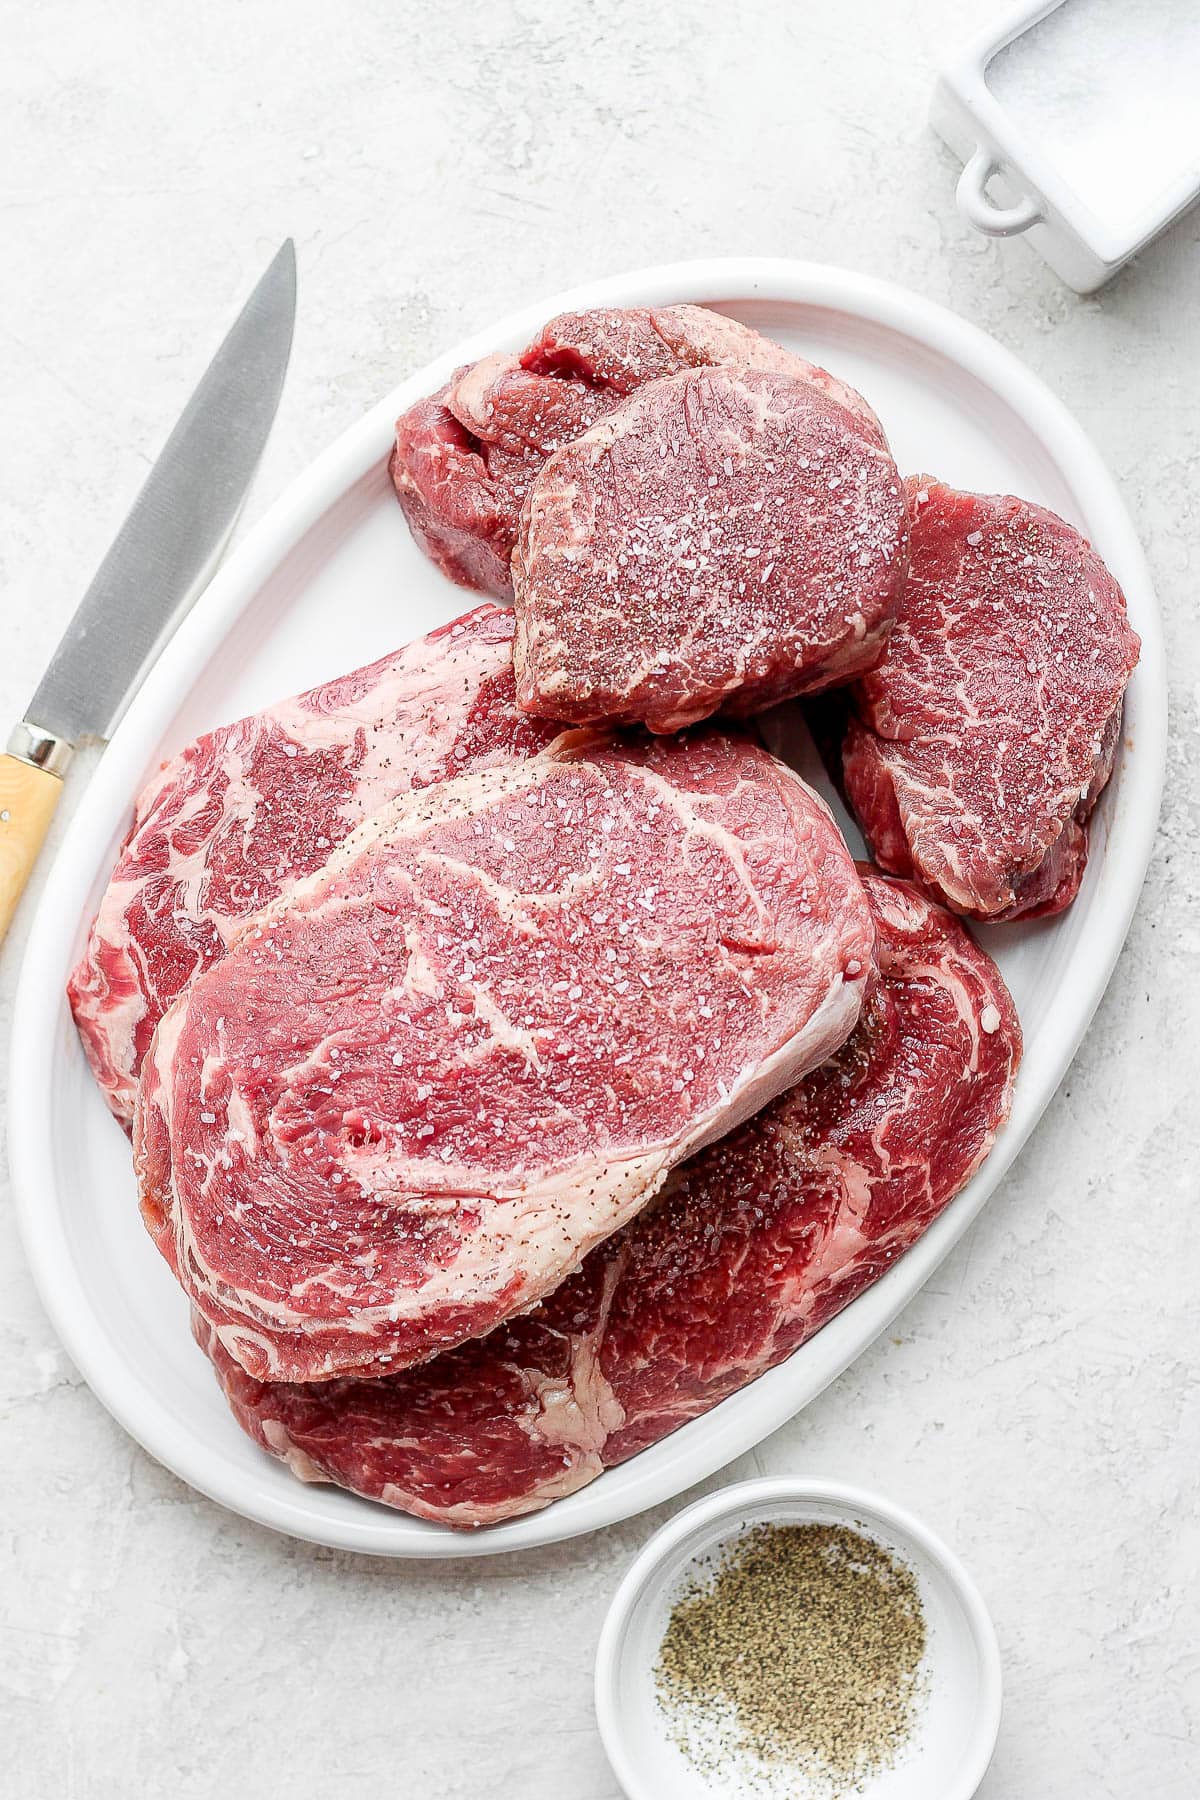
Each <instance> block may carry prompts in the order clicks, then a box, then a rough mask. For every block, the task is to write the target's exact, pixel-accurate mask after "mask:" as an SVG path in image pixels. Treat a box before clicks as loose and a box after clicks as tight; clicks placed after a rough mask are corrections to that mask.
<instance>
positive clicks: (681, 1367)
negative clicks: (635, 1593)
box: [195, 875, 1021, 1526]
mask: <svg viewBox="0 0 1200 1800" xmlns="http://www.w3.org/2000/svg"><path fill="white" fill-rule="evenodd" d="M866 888H867V894H868V897H869V899H870V901H871V905H872V908H873V910H874V913H875V917H876V921H877V925H878V950H879V960H880V969H881V976H882V979H881V980H880V982H879V983H878V985H877V986H876V987H875V989H874V991H873V993H872V995H871V997H870V999H869V1000H868V1001H867V1004H866V1006H865V1008H864V1011H863V1015H862V1018H861V1020H860V1022H859V1025H858V1028H857V1029H856V1031H855V1032H854V1034H853V1036H852V1037H851V1038H849V1039H848V1040H847V1042H846V1043H845V1044H844V1045H843V1047H842V1049H841V1050H840V1051H839V1052H838V1053H837V1055H836V1056H835V1057H834V1058H833V1060H832V1061H830V1062H828V1063H826V1064H825V1065H824V1066H823V1067H822V1068H820V1069H817V1070H816V1071H815V1072H814V1073H813V1074H811V1075H809V1076H807V1077H806V1078H805V1080H803V1081H802V1082H801V1083H800V1084H799V1086H798V1087H796V1088H794V1089H793V1090H792V1091H791V1093H789V1094H787V1095H785V1096H784V1097H783V1098H782V1099H780V1100H777V1101H776V1102H775V1103H774V1104H773V1105H772V1106H770V1107H768V1108H767V1109H766V1110H765V1111H764V1112H761V1113H759V1114H758V1115H757V1116H756V1117H755V1118H753V1119H751V1120H750V1121H749V1122H748V1123H747V1124H744V1125H742V1126H741V1127H740V1129H739V1130H737V1131H735V1132H734V1133H733V1134H732V1135H731V1136H729V1137H726V1138H724V1139H723V1140H722V1141H721V1142H720V1143H718V1144H715V1145H713V1146H712V1147H711V1148H710V1149H707V1150H705V1151H703V1152H702V1153H701V1154H700V1155H699V1156H697V1157H695V1158H694V1159H693V1160H692V1161H691V1162H690V1163H688V1164H687V1165H686V1166H685V1167H683V1168H682V1169H679V1170H677V1171H676V1173H675V1174H674V1175H673V1176H672V1177H671V1180H670V1181H669V1183H668V1184H667V1187H666V1188H665V1189H664V1191H663V1194H662V1197H661V1200H660V1201H659V1202H658V1203H657V1204H656V1205H655V1206H653V1207H652V1208H650V1209H649V1210H647V1211H646V1212H643V1213H641V1214H640V1215H639V1216H638V1218H636V1219H635V1220H634V1221H633V1223H632V1224H630V1225H628V1226H626V1228H625V1229H624V1231H623V1232H621V1233H620V1234H618V1235H617V1236H616V1237H613V1238H610V1239H609V1240H608V1242H607V1243H605V1244H604V1245H602V1246H601V1247H600V1248H598V1249H596V1250H594V1251H593V1252H592V1254H591V1255H590V1256H589V1257H588V1259H587V1261H586V1262H585V1263H584V1264H583V1267H582V1268H581V1269H580V1270H579V1272H578V1273H577V1274H575V1275H573V1276H572V1277H571V1278H570V1279H569V1280H568V1281H566V1282H565V1283H564V1284H563V1286H562V1287H560V1288H559V1289H558V1290H557V1292H556V1293H554V1294H552V1295H551V1296H550V1297H549V1298H548V1299H546V1300H544V1301H543V1302H542V1304H541V1305H540V1306H539V1307H538V1308H537V1309H536V1310H535V1311H534V1312H531V1313H528V1314H526V1315H525V1316H524V1317H523V1318H520V1319H515V1320H513V1321H511V1322H510V1323H509V1324H508V1325H505V1326H502V1327H501V1328H500V1329H499V1330H498V1331H495V1332H493V1333H492V1335H491V1336H490V1337H487V1338H485V1339H483V1340H482V1341H477V1342H474V1343H470V1344H465V1345H463V1346H462V1347H461V1348H460V1349H458V1350H456V1351H453V1352H451V1353H449V1354H447V1355H445V1356H441V1357H439V1358H438V1359H437V1360H436V1361H435V1362H432V1363H429V1364H427V1365H426V1366H425V1367H424V1368H421V1369H414V1370H411V1371H409V1372H408V1373H407V1374H404V1375H397V1376H393V1377H391V1378H389V1379H387V1380H385V1381H369V1382H368V1381H337V1382H331V1383H325V1384H322V1385H320V1386H312V1385H309V1386H299V1385H295V1384H290V1383H263V1382H260V1381H256V1380H254V1379H252V1378H251V1377H250V1376H248V1375H247V1374H246V1373H245V1371H244V1370H243V1369H242V1368H241V1367H240V1366H239V1365H238V1364H237V1363H236V1362H235V1361H234V1360H233V1358H232V1357H230V1356H229V1354H228V1352H227V1351H226V1350H225V1349H224V1347H223V1346H222V1345H221V1343H220V1341H219V1339H218V1337H217V1335H216V1333H215V1332H213V1330H212V1328H211V1327H210V1326H209V1325H208V1324H207V1322H206V1321H205V1320H203V1319H200V1318H199V1317H197V1318H196V1320H195V1329H196V1335H197V1338H198V1340H199V1341H200V1343H201V1344H202V1345H203V1346H204V1347H205V1348H206V1349H207V1350H208V1352H209V1354H210V1356H211V1357H212V1359H213V1362H214V1364H215V1365H216V1369H217V1374H218V1376H219V1378H220V1380H221V1382H222V1385H223V1386H224V1389H225V1392H226V1395H227V1397H228V1399H229V1401H230V1404H231V1406H232V1407H233V1411H234V1413H235V1415H236V1417H237V1418H238V1420H239V1422H240V1423H241V1425H242V1426H243V1427H244V1429H245V1430H246V1431H248V1432H249V1433H250V1434H251V1435H252V1436H253V1437H254V1438H256V1439H257V1440H258V1442H259V1443H260V1444H262V1445H263V1447H264V1448H265V1449H267V1450H270V1451H271V1452H272V1453H273V1454H274V1455H276V1456H278V1457H281V1458H282V1459H283V1460H284V1461H285V1462H287V1463H289V1464H290V1465H291V1467H292V1468H293V1469H294V1471H295V1472H296V1474H297V1475H299V1476H301V1477H302V1478H304V1479H306V1480H313V1481H335V1482H339V1483H340V1484H341V1485H342V1486H343V1487H348V1488H352V1489H354V1490H355V1491H356V1492H357V1493H360V1494H365V1495H367V1496H369V1497H370V1498H371V1499H375V1500H383V1501H385V1502H386V1503H388V1504H389V1505H391V1506H396V1507H400V1508H402V1509H403V1510H404V1511H406V1512H412V1513H417V1514H419V1515H420V1516H421V1517H423V1518H428V1519H435V1520H438V1521H440V1522H442V1523H445V1524H450V1525H458V1526H473V1525H482V1524H487V1523H491V1522H493V1521H496V1520H499V1519H505V1518H512V1517H513V1516H515V1515H517V1514H519V1513H525V1512H531V1511H533V1510H535V1509H536V1508H538V1507H541V1506H545V1505H546V1504H547V1502H549V1501H551V1500H554V1499H557V1498H558V1497H560V1496H561V1495H564V1494H569V1493H572V1492H573V1491H574V1490H575V1489H577V1488H580V1487H582V1486H583V1485H584V1484H585V1483H587V1482H589V1481H591V1480H592V1479H593V1478H594V1477H595V1476H596V1475H598V1474H599V1473H600V1471H601V1470H602V1469H605V1468H608V1467H610V1466H611V1465H612V1464H614V1463H619V1462H622V1461H623V1460H624V1459H625V1458H626V1457H628V1456H631V1455H633V1453H634V1452H635V1451H638V1450H641V1449H643V1448H644V1447H645V1446H647V1445H649V1444H653V1443H655V1442H657V1441H658V1439H660V1438H662V1437H665V1436H666V1435H667V1434H668V1433H669V1432H671V1431H674V1430H675V1428H676V1427H677V1426H679V1425H682V1424H684V1423H685V1422H686V1421H687V1420H689V1419H694V1418H696V1417H697V1416H698V1415H699V1414H700V1413H703V1412H705V1411H707V1410H708V1409H709V1408H710V1407H712V1406H715V1405H716V1404H717V1402H718V1401H719V1400H722V1399H723V1398H724V1397H725V1396H726V1395H727V1394H731V1393H733V1392H735V1391H736V1390H737V1389H738V1388H740V1387H743V1386H744V1385H745V1384H746V1383H747V1382H748V1381H751V1380H753V1378H754V1377H755V1376H757V1375H760V1374H762V1373H763V1371H764V1370H766V1369H769V1368H771V1367H772V1366H773V1365H774V1364H776V1363H778V1362H780V1361H781V1360H782V1359H783V1358H784V1357H786V1356H788V1355H790V1353H791V1352H792V1351H793V1350H794V1349H796V1347H797V1346H798V1345H799V1344H801V1343H803V1342H804V1341H805V1339H807V1338H809V1337H811V1336H812V1334H813V1333H814V1332H816V1331H819V1330H820V1328H821V1326H822V1325H824V1324H825V1323H826V1322H827V1321H828V1320H829V1319H831V1318H832V1317H833V1316H834V1314H835V1313H837V1312H839V1311H840V1310H841V1308H842V1307H843V1306H845V1305H846V1304H847V1303H848V1302H849V1301H850V1300H853V1299H854V1297H855V1296H856V1295H857V1294H860V1293H861V1292H862V1291H863V1289H864V1288H866V1287H868V1286H869V1285H870V1284H871V1283H872V1282H873V1281H875V1280H876V1279H877V1278H878V1277H879V1276H880V1275H882V1274H884V1273H885V1272H886V1270H887V1269H889V1268H890V1267H891V1265H892V1264H893V1263H894V1262H895V1260H896V1258H897V1257H898V1256H900V1255H901V1254H902V1253H903V1252H904V1250H906V1249H907V1248H908V1246H909V1245H910V1244H912V1243H913V1242H914V1240H915V1239H916V1238H918V1237H919V1236H920V1234H921V1233H922V1232H923V1231H924V1230H925V1228H926V1226H928V1225H929V1224H930V1223H931V1222H932V1221H933V1219H934V1218H935V1217H936V1216H937V1214H938V1213H939V1212H940V1211H941V1209H942V1208H943V1207H944V1206H945V1205H946V1203H947V1202H948V1201H949V1200H950V1199H951V1198H952V1197H953V1195H954V1194H956V1193H957V1192H958V1190H959V1189H960V1188H961V1187H962V1186H963V1184H964V1182H965V1181H966V1180H967V1179H968V1177H969V1176H970V1175H971V1174H972V1172H973V1171H974V1170H975V1169H976V1168H977V1167H978V1166H979V1164H980V1163H981V1162H982V1160H983V1158H984V1157H985V1156H986V1154H987V1152H988V1150H989V1148H990V1146H991V1143H992V1139H993V1137H994V1135H995V1132H996V1130H997V1128H998V1127H999V1125H1000V1124H1001V1122H1002V1121H1003V1119H1004V1118H1005V1117H1006V1115H1007V1113H1008V1108H1009V1100H1010V1095H1011V1090H1012V1081H1013V1076H1014V1073H1015V1071H1016V1066H1017V1062H1018V1060H1019V1057H1020V1042H1021V1039H1020V1031H1019V1028H1018V1026H1017V1020H1016V1014H1015V1013H1014V1011H1013V1007H1012V1002H1011V1001H1010V999H1009V996H1008V993H1007V991H1006V989H1005V987H1004V983H1003V981H1002V980H1001V978H1000V976H999V973H998V972H997V970H996V968H995V967H994V965H993V964H992V963H991V962H990V960H989V959H988V957H987V956H986V955H985V954H984V953H983V951H982V950H980V949H979V948H978V947H977V946H976V945H975V944H973V943H972V942H971V940H970V938H969V937H968V936H967V934H966V932H965V931H964V930H963V928H962V927H961V926H960V925H959V924H958V923H957V922H956V921H955V920H954V919H952V918H951V917H950V915H949V914H948V913H945V912H943V911H942V910H941V909H940V908H937V907H934V906H932V905H931V904H930V903H929V902H928V901H927V900H925V899H923V898H922V897H921V896H920V895H919V894H918V893H917V892H916V890H915V889H913V888H911V887H909V886H908V885H906V884H901V883H896V882H890V881H886V880H884V879H882V878H880V877H879V876H875V875H869V876H867V877H866Z"/></svg>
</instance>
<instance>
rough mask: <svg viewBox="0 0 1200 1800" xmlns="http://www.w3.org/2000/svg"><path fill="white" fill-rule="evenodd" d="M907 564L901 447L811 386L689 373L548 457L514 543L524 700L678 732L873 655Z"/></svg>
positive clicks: (818, 683)
mask: <svg viewBox="0 0 1200 1800" xmlns="http://www.w3.org/2000/svg"><path fill="white" fill-rule="evenodd" d="M906 563H907V527H906V518H905V505H904V494H903V488H902V484H901V481H900V477H899V475H898V474H897V471H896V465H895V463H894V462H893V461H892V458H891V455H890V453H889V452H888V450H887V448H886V446H884V445H883V444H881V443H880V442H879V441H878V439H877V438H875V437H873V436H872V435H870V434H869V433H868V432H867V431H866V430H864V428H863V426H862V423H861V421H860V420H859V419H857V418H856V417H855V416H854V415H853V414H851V413H849V412H847V410H846V408H845V407H844V406H841V405H839V404H838V403H837V402H836V401H835V400H831V399H830V398H829V396H828V395H827V394H825V393H824V392H823V391H822V390H821V389H820V388H818V387H815V386H814V385H813V383H812V382H810V381H807V380H799V379H797V378H796V377H795V376H792V375H788V374H781V373H778V372H774V371H767V370H760V369H692V370H688V371H686V372H684V373H683V374H680V375H669V376H666V377H664V378H663V379H662V380H660V381H654V382H650V383H648V384H647V385H646V386H645V387H642V388H639V389H638V391H637V392H636V393H635V394H633V395H632V396H631V397H630V398H629V399H628V400H626V401H624V402H623V403H622V404H621V405H620V406H619V407H617V408H616V409H615V410H614V411H612V412H610V413H609V414H608V415H607V416H606V417H605V418H604V419H602V420H601V421H600V423H599V424H597V425H594V426H593V427H592V428H591V430H590V431H586V432H585V433H584V434H583V436H582V437H578V438H576V439H575V441H574V442H573V443H571V444H568V445H567V446H566V447H565V448H563V449H561V450H558V451H556V452H555V453H554V455H552V456H551V457H549V458H548V459H547V461H546V462H545V464H544V465H543V467H542V470H541V473H540V474H539V475H538V476H537V478H536V479H535V481H534V482H533V484H532V486H531V488H530V490H529V494H528V497H527V499H526V502H525V506H524V508H523V510H522V513H521V523H520V528H519V531H518V537H517V546H516V550H515V552H514V555H513V564H512V566H513V581H514V590H515V598H516V608H517V635H516V644H515V646H514V660H515V662H516V669H517V698H518V701H519V703H520V704H521V705H522V706H524V707H526V708H527V709H528V710H529V711H531V712H534V713H538V714H541V715H545V716H549V717H553V718H558V719H564V720H570V721H573V722H575V723H585V722H590V721H597V720H608V721H610V722H615V723H624V724H633V723H645V724H646V725H648V726H649V727H650V729H651V730H652V731H659V732H666V731H676V730H678V729H679V728H680V727H682V726H685V725H690V724H694V723H695V722H696V721H697V720H698V719H703V718H707V717H708V716H709V714H710V713H713V712H715V711H716V710H717V709H718V707H721V708H723V709H724V710H725V711H726V712H727V713H730V714H732V715H734V716H738V715H744V714H747V713H753V712H758V711H761V710H762V708H764V707H766V706H770V705H772V704H774V702H776V701H778V700H785V699H789V698H791V697H792V696H794V695H796V694H803V693H812V692H815V691H816V690H818V689H820V688H824V687H828V686H829V685H830V684H831V683H833V682H837V681H847V680H849V679H850V677H851V676H852V675H856V674H858V673H860V672H861V671H862V670H864V669H869V668H871V667H873V665H874V664H875V663H876V662H877V661H878V660H879V657H880V656H881V655H882V653H883V648H884V644H885V642H886V639H887V634H888V632H889V631H890V630H891V625H892V619H893V616H894V614H895V610H896V606H897V604H898V602H899V598H900V590H901V586H902V583H903V579H904V571H905V567H906Z"/></svg>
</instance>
